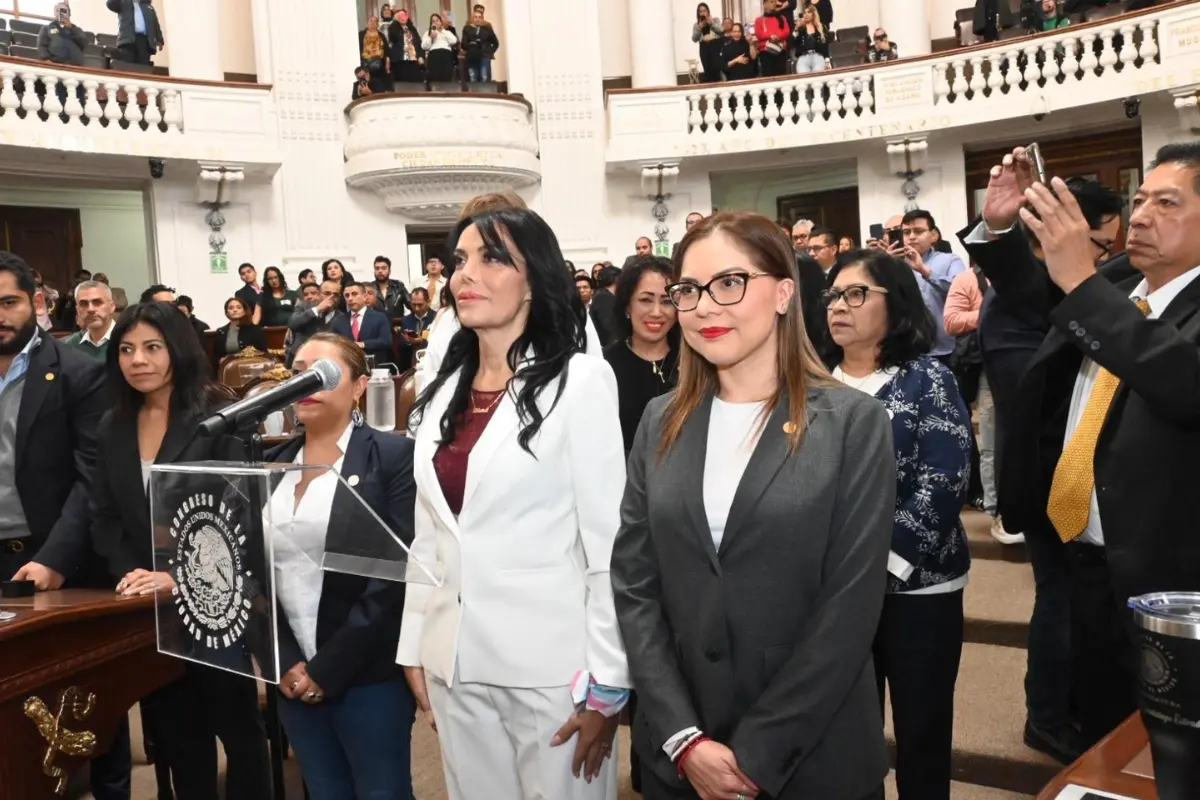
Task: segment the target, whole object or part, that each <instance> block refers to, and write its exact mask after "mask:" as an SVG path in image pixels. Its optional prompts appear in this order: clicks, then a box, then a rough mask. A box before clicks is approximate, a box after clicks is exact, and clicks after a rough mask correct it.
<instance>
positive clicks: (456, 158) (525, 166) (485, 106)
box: [345, 92, 542, 222]
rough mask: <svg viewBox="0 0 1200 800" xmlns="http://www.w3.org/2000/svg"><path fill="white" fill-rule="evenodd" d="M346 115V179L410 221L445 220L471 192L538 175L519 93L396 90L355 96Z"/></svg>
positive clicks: (532, 134)
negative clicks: (516, 94)
mask: <svg viewBox="0 0 1200 800" xmlns="http://www.w3.org/2000/svg"><path fill="white" fill-rule="evenodd" d="M346 114H347V116H348V117H349V120H350V129H349V132H348V133H347V135H346V150H345V153H346V166H345V171H346V183H347V184H349V185H350V186H353V187H355V188H360V189H368V190H370V191H373V192H375V193H377V194H378V195H379V196H380V198H381V199H382V200H383V203H384V206H385V207H386V208H387V209H388V210H389V211H392V212H395V213H397V214H402V215H404V216H406V217H408V218H410V219H412V220H416V221H419V222H446V221H450V220H453V219H454V218H455V217H457V216H458V212H459V209H460V208H461V207H462V204H463V203H464V202H465V201H466V200H468V199H470V198H471V197H474V196H475V195H478V194H483V193H486V192H497V191H504V190H511V189H521V188H524V187H526V186H531V185H533V184H535V183H537V182H538V181H540V180H541V174H542V172H541V164H540V162H539V160H538V141H537V133H536V131H535V129H534V120H533V112H532V110H531V107H530V104H529V102H528V101H527V100H525V99H524V98H522V97H519V96H513V95H493V94H455V93H450V94H447V93H439V92H420V93H412V94H407V93H399V92H395V93H388V94H380V95H374V96H372V97H365V98H362V99H359V100H356V101H354V102H352V103H351V104H350V105H349V107H347V109H346Z"/></svg>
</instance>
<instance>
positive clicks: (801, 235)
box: [792, 219, 815, 253]
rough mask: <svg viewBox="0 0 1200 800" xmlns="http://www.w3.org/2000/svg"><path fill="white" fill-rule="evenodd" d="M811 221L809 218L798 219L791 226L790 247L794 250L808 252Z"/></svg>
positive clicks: (811, 227)
mask: <svg viewBox="0 0 1200 800" xmlns="http://www.w3.org/2000/svg"><path fill="white" fill-rule="evenodd" d="M814 224H815V223H813V221H812V220H811V219H798V220H796V224H795V225H793V226H792V247H794V248H795V249H796V252H797V253H799V252H801V251H803V252H805V253H807V252H808V236H809V234H810V233H811V232H812V229H813V225H814Z"/></svg>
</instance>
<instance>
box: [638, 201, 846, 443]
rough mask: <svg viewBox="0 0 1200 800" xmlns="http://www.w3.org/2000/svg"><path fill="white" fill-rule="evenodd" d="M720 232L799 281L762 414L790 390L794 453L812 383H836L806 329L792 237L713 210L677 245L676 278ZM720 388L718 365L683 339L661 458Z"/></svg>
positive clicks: (784, 317)
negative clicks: (693, 251)
mask: <svg viewBox="0 0 1200 800" xmlns="http://www.w3.org/2000/svg"><path fill="white" fill-rule="evenodd" d="M717 235H720V236H724V237H725V238H726V239H728V240H729V242H730V244H732V245H733V246H734V247H736V248H737V249H738V250H740V251H742V252H743V253H745V254H746V257H747V258H748V259H749V261H750V263H751V264H752V265H753V266H754V267H756V268H758V269H760V270H762V271H763V272H765V273H766V274H768V275H771V276H773V277H775V278H779V279H788V280H792V281H794V282H795V284H796V290H795V292H793V293H792V300H791V302H790V303H789V304H788V307H787V310H786V311H785V312H784V313H783V314H781V315H778V317H777V319H776V324H775V336H776V341H777V343H778V354H777V357H776V364H775V369H776V374H777V375H778V381H779V384H778V387H777V388H776V390H775V394H774V395H773V396H772V397H771V398H770V399H769V400H768V401H767V405H766V408H765V409H764V410H763V417H762V420H763V423H765V422H766V420H767V418H768V417H769V416H770V415H771V413H772V412H773V411H774V410H775V408H776V406H778V405H779V402H780V401H781V400H782V399H783V395H784V394H785V393H786V394H787V399H788V420H789V423H790V424H789V425H788V426H787V428H786V430H787V431H788V446H789V449H791V450H792V451H794V450H795V449H796V448H797V447H798V446H799V445H800V441H801V439H802V438H803V437H804V430H805V428H806V427H807V425H808V390H809V389H810V388H811V387H813V386H829V385H833V379H832V378H831V377H830V376H829V372H828V371H827V370H826V369H825V365H824V364H822V363H821V359H820V358H819V357H818V356H817V351H816V350H815V349H813V346H812V342H810V341H809V339H808V334H807V333H805V331H804V313H803V311H802V309H801V306H800V295H801V292H800V277H799V274H798V272H797V269H796V257H795V255H794V254H793V252H792V242H791V239H790V238H789V237H788V235H787V234H786V233H784V232H783V231H782V230H781V229H780V228H779V226H778V225H776V224H775V223H774V222H772V221H771V220H769V219H767V218H766V217H764V216H763V215H762V214H755V213H752V212H748V211H725V212H721V213H718V214H714V215H713V216H711V217H707V218H705V219H703V220H701V221H700V222H698V223H696V224H695V225H693V226H692V228H691V230H689V231H688V232H687V234H686V235H685V236H684V237H683V241H681V242H680V243H679V250H678V252H677V253H676V257H675V279H676V280H678V279H679V276H680V270H681V265H682V264H683V262H684V259H685V258H686V257H687V251H688V250H689V249H690V248H691V246H692V245H694V244H696V242H699V241H702V240H704V239H707V238H709V237H710V236H717ZM716 390H717V370H716V368H715V367H713V365H712V364H710V363H709V362H708V361H706V360H705V359H704V358H703V356H701V355H700V354H699V353H697V352H696V351H695V350H692V348H690V347H689V346H688V343H687V339H686V338H685V339H684V340H683V341H682V342H681V344H680V348H679V384H678V386H677V388H676V390H675V394H674V395H673V396H672V397H671V400H670V402H668V403H667V408H666V412H665V414H664V418H663V426H662V437H661V439H660V440H659V446H658V452H659V455H660V456H661V455H664V454H665V453H666V452H667V451H668V450H670V449H671V446H672V445H673V444H675V440H676V439H678V438H679V433H680V431H682V430H683V426H684V425H685V424H686V423H687V421H688V419H689V418H690V417H691V415H692V413H693V412H695V410H696V409H697V408H698V407H699V406H700V403H701V402H702V401H703V400H704V398H705V396H706V395H708V394H709V393H710V392H716Z"/></svg>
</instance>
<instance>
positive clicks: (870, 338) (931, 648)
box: [824, 249, 971, 800]
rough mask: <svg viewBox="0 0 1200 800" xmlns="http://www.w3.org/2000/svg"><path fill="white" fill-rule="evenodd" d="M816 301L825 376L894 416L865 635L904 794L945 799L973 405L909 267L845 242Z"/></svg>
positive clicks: (966, 557) (967, 560)
mask: <svg viewBox="0 0 1200 800" xmlns="http://www.w3.org/2000/svg"><path fill="white" fill-rule="evenodd" d="M824 297H825V305H826V308H827V314H828V319H829V330H830V336H831V338H832V340H833V344H834V346H833V348H832V349H831V356H830V359H829V361H830V364H831V366H832V367H833V377H835V378H837V379H838V380H840V381H842V382H843V383H845V384H846V385H847V386H850V387H852V388H854V389H858V390H859V391H862V392H865V393H867V394H869V395H872V396H874V397H876V398H877V399H879V400H880V401H881V402H882V403H883V405H884V407H885V408H886V409H887V411H888V416H890V417H891V420H892V441H893V444H894V447H895V452H896V513H895V521H894V523H893V525H892V545H891V552H890V553H889V555H888V593H887V597H886V598H885V600H884V605H883V616H882V618H881V620H880V623H879V631H878V632H877V633H876V635H875V645H874V657H875V674H876V679H877V680H878V682H879V702H880V705H881V707H882V705H883V702H884V688H885V684H886V687H887V689H888V695H889V696H890V698H891V708H892V722H893V727H894V730H895V733H896V784H897V786H898V788H899V790H900V797H901V798H902V799H903V800H908V799H909V798H918V799H919V800H938V798H942V799H943V800H949V797H950V750H951V744H952V738H953V731H954V686H955V682H956V681H957V679H958V666H959V660H960V658H961V656H962V643H963V589H964V588H965V587H966V585H967V571H968V570H969V569H970V566H971V556H970V553H969V552H968V549H967V535H966V531H965V530H964V529H963V525H962V521H961V519H960V518H959V513H960V512H961V511H962V507H963V505H964V504H965V502H966V499H967V482H968V480H969V478H970V472H971V468H970V463H971V416H970V412H969V411H968V410H967V406H966V404H965V403H964V402H963V400H962V397H961V396H960V395H959V392H958V385H957V384H956V382H955V380H954V376H953V375H952V374H951V373H950V370H949V369H948V368H947V367H946V366H944V365H943V364H942V363H941V362H939V361H938V360H937V359H935V358H933V357H931V356H929V355H927V353H928V351H929V347H930V345H931V343H932V342H933V340H934V335H935V333H936V330H937V327H936V325H935V324H934V321H933V318H932V317H931V316H930V314H929V310H928V308H927V307H926V306H925V302H924V300H923V299H922V297H921V291H920V289H919V288H918V286H917V280H916V277H915V276H914V275H913V271H912V268H911V267H910V266H909V265H908V264H907V263H906V262H904V261H901V260H899V259H897V258H894V257H893V256H890V255H888V254H887V253H884V252H881V251H878V250H873V249H872V250H858V251H852V252H850V253H845V254H843V255H842V256H841V257H840V258H839V259H838V263H837V264H836V265H834V267H833V269H832V270H830V273H829V288H828V289H826V290H825V295H824Z"/></svg>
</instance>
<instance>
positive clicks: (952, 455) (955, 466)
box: [875, 356, 972, 592]
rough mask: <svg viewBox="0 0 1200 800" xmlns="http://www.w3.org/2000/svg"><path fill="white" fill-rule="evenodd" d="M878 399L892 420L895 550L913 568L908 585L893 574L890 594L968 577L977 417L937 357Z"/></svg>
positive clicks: (908, 370)
mask: <svg viewBox="0 0 1200 800" xmlns="http://www.w3.org/2000/svg"><path fill="white" fill-rule="evenodd" d="M875 396H876V397H877V398H878V399H879V400H880V401H881V402H882V403H883V406H884V408H886V409H887V412H888V416H889V417H891V419H892V440H893V442H894V444H895V447H896V520H895V522H894V523H893V524H892V550H893V551H894V552H895V553H896V555H898V556H900V557H901V558H903V559H904V560H905V561H907V562H908V563H910V564H912V565H913V567H914V569H913V572H912V575H910V576H909V579H908V580H907V581H901V580H900V579H899V578H897V577H896V576H895V575H892V574H891V573H890V572H889V573H888V591H889V592H909V591H912V590H914V589H924V588H927V587H929V586H936V585H937V584H940V583H946V582H948V581H952V580H954V579H955V578H960V577H962V576H963V575H965V574H967V570H969V569H970V568H971V555H970V553H969V552H968V549H967V532H966V530H965V529H964V528H963V525H962V519H961V518H960V516H959V515H960V513H961V512H962V508H963V504H964V503H965V502H966V499H967V484H968V482H969V479H970V476H971V438H970V437H971V435H972V433H971V415H970V412H969V411H968V410H967V405H966V403H964V402H963V399H962V396H961V395H959V393H958V384H957V383H956V382H955V380H954V375H953V374H951V372H950V370H949V369H947V368H946V366H945V365H943V364H942V363H941V362H940V361H937V360H936V359H934V358H931V357H929V356H921V357H920V358H918V359H916V360H914V361H910V362H908V363H907V364H905V365H903V366H902V367H900V369H899V370H898V371H897V372H896V374H895V375H893V376H892V378H891V380H889V381H888V382H887V383H886V384H884V386H883V388H882V389H880V390H879V391H878V392H876V394H875Z"/></svg>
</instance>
